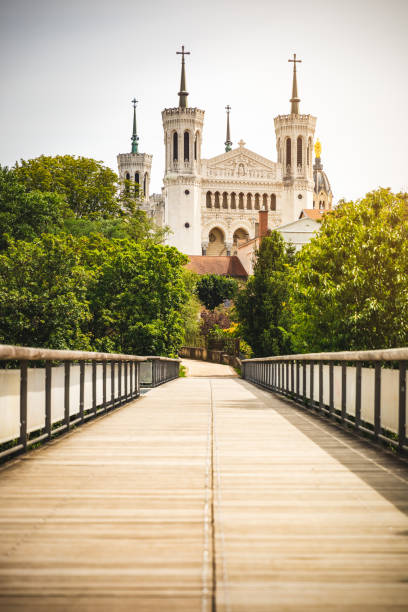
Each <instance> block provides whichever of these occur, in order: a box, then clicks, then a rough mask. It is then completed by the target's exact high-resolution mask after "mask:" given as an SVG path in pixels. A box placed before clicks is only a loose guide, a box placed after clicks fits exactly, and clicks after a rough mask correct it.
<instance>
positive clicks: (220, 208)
mask: <svg viewBox="0 0 408 612" xmlns="http://www.w3.org/2000/svg"><path fill="white" fill-rule="evenodd" d="M181 54H182V69H181V84H180V92H179V94H178V95H179V105H178V106H177V107H174V108H166V109H165V110H163V112H162V121H163V130H164V145H165V172H164V180H163V188H162V194H161V195H157V194H154V195H152V196H150V194H149V184H150V174H151V166H152V156H151V155H148V154H146V153H139V152H138V136H137V130H136V109H135V110H134V123H133V135H132V152H131V153H123V154H119V155H118V168H119V176H120V178H121V179H122V180H125V179H128V180H130V181H135V182H136V183H138V184H140V186H141V189H142V190H143V193H144V200H143V203H142V207H143V209H145V210H146V211H147V212H148V213H149V214H150V215H151V216H152V217H153V218H154V219H155V221H156V222H157V223H158V224H159V225H163V224H164V225H168V226H169V227H170V230H171V233H170V235H169V237H168V239H167V243H168V244H169V245H172V246H175V247H177V248H178V249H179V250H180V251H182V252H183V253H186V254H188V255H234V254H236V253H237V249H238V247H239V246H240V245H242V244H243V243H245V242H246V241H248V240H251V239H253V238H254V237H255V236H256V235H257V233H258V220H259V211H260V210H267V211H268V227H269V229H272V228H278V227H279V226H281V225H286V224H288V223H290V222H292V221H295V220H297V219H299V216H300V215H301V213H302V210H303V209H313V208H315V207H316V208H320V210H327V209H329V208H331V204H332V194H331V190H330V184H329V182H328V180H327V177H326V175H325V174H324V173H323V170H322V166H321V163H320V157H319V158H318V160H316V161H318V162H319V164H320V165H319V164H317V166H316V165H315V166H313V161H312V156H313V146H314V134H315V127H316V118H315V117H313V116H312V115H302V114H300V113H299V102H300V100H299V98H298V94H297V74H296V63H297V62H298V61H299V60H296V56H294V60H290V61H293V62H294V70H293V87H292V98H291V100H290V102H291V112H290V114H288V115H279V116H277V117H275V119H274V123H275V134H276V150H277V161H276V162H275V161H272V160H270V159H267V158H265V157H262V156H261V155H258V154H257V153H255V152H253V151H251V150H249V149H247V148H246V147H245V143H244V142H243V141H240V142H239V143H238V147H236V148H232V142H231V140H230V126H229V107H227V113H228V114H227V139H226V142H225V152H224V153H222V154H221V155H218V156H216V157H213V158H210V159H203V158H202V156H201V149H202V143H203V128H204V111H203V110H200V109H198V108H190V107H188V104H187V98H188V93H187V91H186V79H185V60H184V55H185V52H184V47H183V50H182V52H181ZM135 106H136V101H134V107H135ZM316 169H317V170H318V173H317V175H318V177H320V180H316ZM322 174H323V175H324V179H325V180H321V175H322Z"/></svg>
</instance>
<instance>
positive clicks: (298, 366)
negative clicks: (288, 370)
mask: <svg viewBox="0 0 408 612" xmlns="http://www.w3.org/2000/svg"><path fill="white" fill-rule="evenodd" d="M299 376H300V361H299V360H296V399H299V393H300V383H299Z"/></svg>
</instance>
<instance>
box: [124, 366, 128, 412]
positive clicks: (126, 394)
mask: <svg viewBox="0 0 408 612" xmlns="http://www.w3.org/2000/svg"><path fill="white" fill-rule="evenodd" d="M123 365H124V368H125V402H127V401H128V362H127V361H125V362H124V363H123Z"/></svg>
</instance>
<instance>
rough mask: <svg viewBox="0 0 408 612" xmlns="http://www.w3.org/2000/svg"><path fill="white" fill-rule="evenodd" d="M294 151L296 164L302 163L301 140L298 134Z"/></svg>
mask: <svg viewBox="0 0 408 612" xmlns="http://www.w3.org/2000/svg"><path fill="white" fill-rule="evenodd" d="M296 151H297V165H298V166H301V165H302V163H303V160H302V157H303V140H302V137H301V136H298V139H297V147H296Z"/></svg>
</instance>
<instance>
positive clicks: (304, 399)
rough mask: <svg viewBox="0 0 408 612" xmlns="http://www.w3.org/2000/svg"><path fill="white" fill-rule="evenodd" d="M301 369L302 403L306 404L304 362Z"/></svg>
mask: <svg viewBox="0 0 408 612" xmlns="http://www.w3.org/2000/svg"><path fill="white" fill-rule="evenodd" d="M302 369H303V376H302V379H303V380H302V383H303V384H302V387H303V391H302V393H303V403H304V404H306V403H307V398H306V361H303V362H302Z"/></svg>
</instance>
